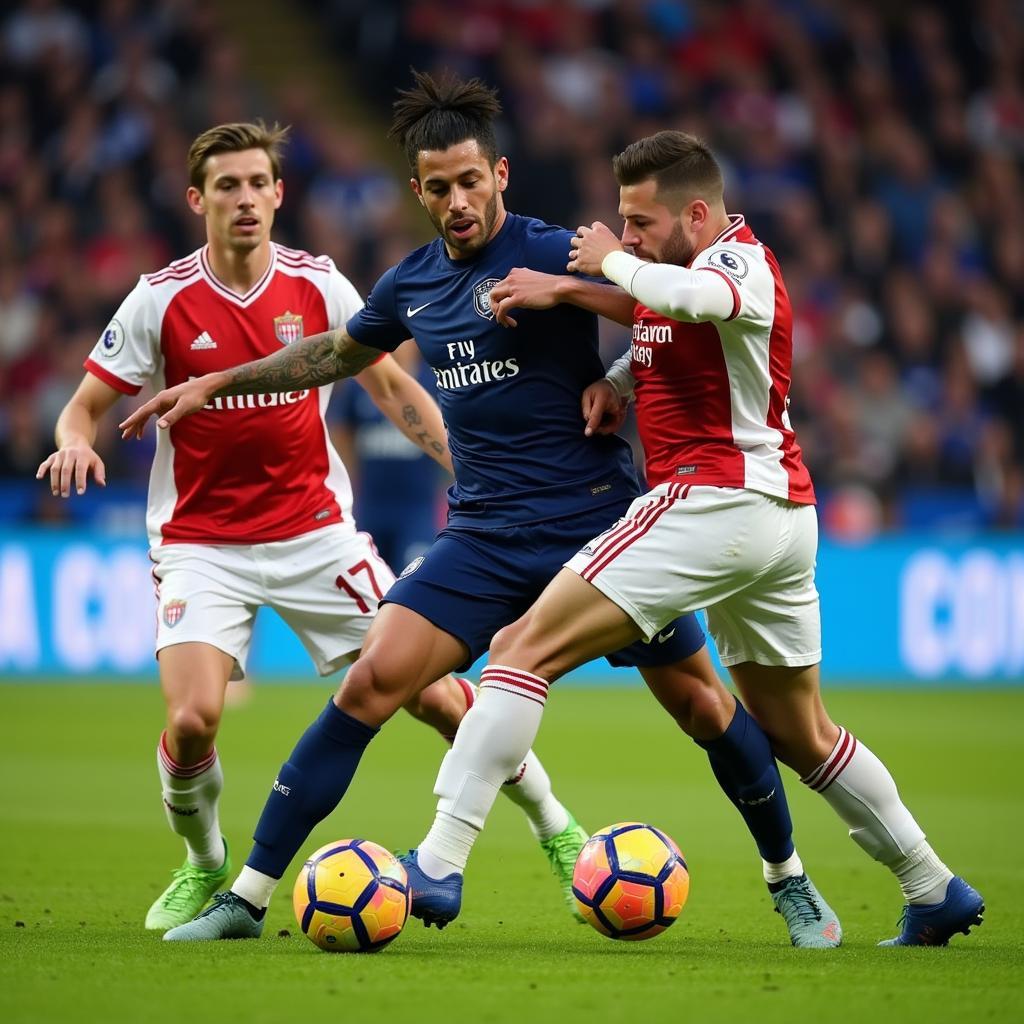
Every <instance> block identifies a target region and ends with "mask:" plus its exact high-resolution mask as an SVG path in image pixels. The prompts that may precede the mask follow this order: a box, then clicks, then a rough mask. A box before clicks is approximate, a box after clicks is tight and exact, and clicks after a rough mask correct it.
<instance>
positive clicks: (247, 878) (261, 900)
mask: <svg viewBox="0 0 1024 1024" xmlns="http://www.w3.org/2000/svg"><path fill="white" fill-rule="evenodd" d="M280 881H281V879H280V878H271V877H270V875H265V874H263V872H262V871H256V870H255V869H254V868H251V867H249V865H248V864H246V865H244V866H243V867H242V870H241V871H240V872H239V873H238V877H237V878H236V879H235V880H234V881H233V882H232V883H231V891H232V892H233V893H234V894H235V895H236V896H241V897H242V899H243V900H248V901H249V902H250V903H251V904H252V905H253V906H254V907H259V908H260V909H263V908H264V907H269V906H270V897H271V896H273V895H274V890H275V889H276V888H277V883H278V882H280Z"/></svg>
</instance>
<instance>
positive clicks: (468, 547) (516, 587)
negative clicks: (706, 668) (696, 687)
mask: <svg viewBox="0 0 1024 1024" xmlns="http://www.w3.org/2000/svg"><path fill="white" fill-rule="evenodd" d="M627 507H628V502H627V504H626V505H624V506H623V507H622V508H619V507H617V506H615V505H610V506H607V507H605V508H604V509H597V510H596V511H594V512H590V513H588V514H586V515H580V516H574V517H571V518H566V519H554V520H546V521H544V522H541V523H533V524H530V525H528V526H510V527H506V528H504V529H500V530H473V529H465V528H463V527H458V528H456V529H450V528H449V529H446V530H442V531H441V533H440V534H438V537H437V539H436V540H435V541H434V543H433V544H432V545H431V547H430V550H429V551H428V552H427V553H426V554H425V555H424V556H423V558H422V560H420V559H417V560H416V561H415V562H413V563H411V564H410V565H409V566H408V567H407V568H406V571H405V573H403V575H402V576H401V578H400V579H398V580H397V581H396V582H395V583H394V584H393V585H392V586H391V589H390V590H388V592H387V594H386V595H385V597H384V600H385V601H390V602H393V603H394V604H400V605H403V606H404V607H406V608H411V609H412V610H413V611H414V612H417V613H418V614H419V615H422V616H423V617H424V618H425V619H427V620H429V621H430V622H432V623H433V624H434V625H435V626H437V627H438V628H439V629H443V630H444V631H445V632H446V633H450V634H451V635H452V636H454V637H457V638H458V639H459V640H461V641H462V642H463V643H464V644H465V645H466V646H467V647H468V648H469V659H468V661H466V663H465V664H464V665H460V666H459V667H458V668H457V669H456V671H458V672H465V671H466V669H468V668H469V666H470V665H472V664H473V662H474V661H476V659H477V658H479V657H480V655H481V654H483V653H484V652H485V651H486V650H487V649H488V648H489V647H490V645H491V639H492V638H493V636H494V634H495V633H497V632H498V630H499V629H501V628H502V627H503V626H507V625H508V624H509V623H510V622H515V620H516V619H518V618H519V617H520V616H521V615H522V614H523V613H524V612H525V611H526V610H527V609H528V608H529V607H530V605H532V604H533V602H534V601H536V600H537V598H538V597H539V596H540V592H541V591H542V590H543V589H544V588H545V587H546V586H547V585H548V583H550V582H551V580H552V578H553V577H554V576H555V575H556V574H557V573H558V570H559V569H561V568H562V565H563V564H564V563H565V562H567V561H569V559H570V558H572V556H573V555H575V554H576V552H577V551H579V549H580V548H582V547H583V546H584V545H585V544H586V543H587V542H588V541H591V540H593V539H594V538H595V537H596V536H597V535H598V534H600V533H603V532H604V531H605V530H607V529H608V527H609V526H611V525H612V524H613V523H614V522H615V520H616V518H617V517H618V516H620V515H622V514H623V513H624V512H625V510H626V508H627ZM673 626H674V627H675V628H674V629H672V627H673ZM670 630H671V632H670ZM662 637H664V638H665V639H664V640H662ZM704 642H705V641H704V631H703V630H702V629H701V626H700V623H699V622H698V621H697V619H696V617H695V616H693V615H683V616H681V617H680V618H678V619H676V620H675V621H674V622H673V623H669V625H668V626H666V627H665V629H663V630H662V631H661V633H660V634H659V635H658V637H656V638H654V639H653V640H652V641H651V642H650V643H647V642H645V641H643V640H638V641H636V643H633V644H630V645H629V647H624V648H623V649H622V650H621V651H616V652H615V653H614V654H609V655H608V656H607V657H608V661H609V663H610V664H612V665H629V666H638V667H639V666H647V665H649V666H655V665H672V664H674V663H675V662H677V661H681V660H682V659H683V658H688V657H689V656H690V655H691V654H694V653H695V652H696V651H699V650H700V649H701V647H703V646H704Z"/></svg>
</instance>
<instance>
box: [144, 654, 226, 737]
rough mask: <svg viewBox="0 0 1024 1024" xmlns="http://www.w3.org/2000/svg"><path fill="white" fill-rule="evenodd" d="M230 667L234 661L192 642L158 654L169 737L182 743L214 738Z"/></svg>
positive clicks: (221, 710) (221, 711)
mask: <svg viewBox="0 0 1024 1024" xmlns="http://www.w3.org/2000/svg"><path fill="white" fill-rule="evenodd" d="M234 667H235V659H234V658H233V657H231V655H230V654H227V653H225V652H224V651H222V650H219V649H218V648H216V647H214V646H212V645H211V644H206V643H197V642H194V641H192V642H186V643H181V644H173V645H171V646H169V647H164V648H163V649H162V650H161V651H160V687H161V689H162V690H163V695H164V702H165V704H166V705H167V726H168V729H169V730H170V732H171V734H172V736H174V737H175V738H177V739H178V740H179V741H182V742H185V741H187V740H190V739H201V738H209V739H212V738H213V737H214V736H215V735H216V733H217V729H218V727H219V725H220V719H221V714H222V713H223V710H224V694H225V691H226V690H227V685H228V680H229V679H230V678H231V674H232V671H233V669H234Z"/></svg>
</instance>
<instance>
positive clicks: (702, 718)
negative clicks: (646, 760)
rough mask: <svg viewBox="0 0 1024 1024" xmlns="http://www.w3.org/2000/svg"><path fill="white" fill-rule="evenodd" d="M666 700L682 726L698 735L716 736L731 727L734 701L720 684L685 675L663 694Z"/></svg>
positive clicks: (683, 728)
mask: <svg viewBox="0 0 1024 1024" xmlns="http://www.w3.org/2000/svg"><path fill="white" fill-rule="evenodd" d="M663 703H664V704H665V707H666V710H667V711H668V712H669V714H670V715H671V716H672V717H673V718H674V719H675V720H676V723H677V724H678V725H679V728H680V729H682V730H683V732H685V733H686V734H687V735H689V736H693V737H695V738H697V739H702V740H706V739H713V738H714V737H716V736H721V735H722V733H723V732H725V730H726V729H727V728H728V727H729V720H730V718H731V707H730V704H731V702H730V701H729V699H728V695H727V694H726V691H725V689H724V688H723V687H722V686H720V685H719V686H712V685H708V684H707V683H706V682H705V681H703V680H701V679H699V678H697V677H694V676H685V677H681V678H680V679H679V681H678V683H677V684H676V685H675V686H673V687H672V689H671V690H670V691H669V692H668V693H667V694H664V695H663Z"/></svg>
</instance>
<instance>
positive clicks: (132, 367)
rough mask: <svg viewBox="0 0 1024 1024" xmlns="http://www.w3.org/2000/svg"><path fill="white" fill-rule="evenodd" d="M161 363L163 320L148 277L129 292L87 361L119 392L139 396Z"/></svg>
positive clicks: (97, 373) (87, 367)
mask: <svg viewBox="0 0 1024 1024" xmlns="http://www.w3.org/2000/svg"><path fill="white" fill-rule="evenodd" d="M159 362H160V319H159V316H158V314H157V310H156V303H155V302H154V301H153V293H152V291H151V290H150V287H149V285H148V284H147V283H146V280H145V278H139V283H138V284H137V285H136V286H135V287H134V288H133V289H132V290H131V292H129V293H128V297H127V298H126V299H125V300H124V302H122V303H121V305H120V307H119V308H118V310H117V312H116V313H115V314H114V318H113V319H112V320H111V321H110V323H109V324H107V326H106V328H105V329H104V331H103V333H102V334H101V335H100V339H99V341H97V342H96V345H95V346H94V347H93V350H92V352H90V353H89V357H88V358H87V359H86V361H85V368H86V370H88V371H89V373H91V374H92V375H93V376H94V377H99V379H100V380H101V381H103V382H104V383H105V384H109V385H110V386H111V387H112V388H114V389H115V390H116V391H120V392H121V393H122V394H125V395H137V394H138V393H139V392H140V391H141V390H142V385H143V384H145V383H146V381H147V380H149V379H150V377H152V376H153V375H154V374H155V373H156V371H157V366H158V364H159Z"/></svg>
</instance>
